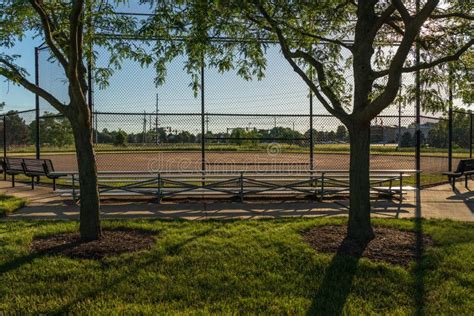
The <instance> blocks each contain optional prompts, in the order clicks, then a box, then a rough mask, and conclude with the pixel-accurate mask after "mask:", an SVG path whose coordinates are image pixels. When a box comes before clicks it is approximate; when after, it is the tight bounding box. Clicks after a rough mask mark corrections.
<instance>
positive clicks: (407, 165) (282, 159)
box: [41, 151, 458, 173]
mask: <svg viewBox="0 0 474 316" xmlns="http://www.w3.org/2000/svg"><path fill="white" fill-rule="evenodd" d="M308 156H309V155H308V153H279V154H275V155H271V154H267V153H261V152H207V153H206V161H207V162H208V163H210V164H208V165H207V169H208V170H217V169H226V170H264V169H274V170H290V169H291V170H294V169H300V170H307V169H308V166H309V157H308ZM41 157H42V158H45V159H51V160H52V161H53V163H54V165H55V168H56V170H57V171H73V170H76V169H77V162H76V157H75V155H74V154H69V153H67V154H43V155H42V156H41ZM457 162H458V159H454V160H453V165H454V166H456V164H457ZM213 163H225V165H223V166H222V165H221V166H217V165H212V164H213ZM370 163H371V168H372V169H374V170H380V169H415V157H414V156H401V155H380V154H376V155H371V160H370ZM97 164H98V169H99V170H110V171H148V170H149V171H158V170H201V153H200V152H193V151H185V152H184V151H183V152H138V153H137V152H120V153H116V152H114V153H103V152H102V153H97ZM314 167H315V168H316V169H341V170H344V169H348V168H349V155H348V154H344V153H337V154H332V153H316V154H315V161H314ZM421 168H422V170H423V172H424V173H439V172H443V171H446V170H447V169H448V159H447V158H446V157H426V156H424V157H422V161H421Z"/></svg>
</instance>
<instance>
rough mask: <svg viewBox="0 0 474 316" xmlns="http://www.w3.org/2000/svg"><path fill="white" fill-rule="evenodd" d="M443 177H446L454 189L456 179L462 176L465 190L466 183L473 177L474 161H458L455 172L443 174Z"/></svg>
mask: <svg viewBox="0 0 474 316" xmlns="http://www.w3.org/2000/svg"><path fill="white" fill-rule="evenodd" d="M443 175H445V176H448V181H449V183H450V184H451V186H452V187H453V189H455V188H456V179H457V178H461V177H463V176H464V186H465V187H466V188H467V187H468V186H467V181H468V179H469V178H471V177H472V175H474V159H463V160H461V161H459V164H458V167H457V168H456V171H455V172H443Z"/></svg>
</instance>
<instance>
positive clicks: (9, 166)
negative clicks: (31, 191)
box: [3, 157, 24, 188]
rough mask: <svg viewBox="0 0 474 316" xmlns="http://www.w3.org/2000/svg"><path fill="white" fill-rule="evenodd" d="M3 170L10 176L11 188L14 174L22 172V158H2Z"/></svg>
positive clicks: (13, 185)
mask: <svg viewBox="0 0 474 316" xmlns="http://www.w3.org/2000/svg"><path fill="white" fill-rule="evenodd" d="M3 171H4V172H5V174H7V175H9V176H11V177H12V188H14V187H15V176H16V175H19V174H23V173H24V171H23V158H10V157H8V158H4V159H3Z"/></svg>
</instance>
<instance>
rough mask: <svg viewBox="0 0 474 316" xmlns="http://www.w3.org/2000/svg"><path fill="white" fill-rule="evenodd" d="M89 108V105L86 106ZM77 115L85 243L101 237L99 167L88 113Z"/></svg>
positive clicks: (75, 128)
mask: <svg viewBox="0 0 474 316" xmlns="http://www.w3.org/2000/svg"><path fill="white" fill-rule="evenodd" d="M86 106H87V105H86ZM80 112H86V113H75V115H77V116H76V117H75V118H73V119H72V120H70V121H71V124H72V127H73V133H74V140H75V143H76V156H77V164H78V168H79V185H80V198H81V200H80V203H81V206H80V229H79V230H80V234H81V239H82V240H83V241H91V240H97V239H99V238H100V237H101V235H102V231H101V226H100V218H99V210H100V202H99V201H100V200H99V190H98V183H97V165H96V161H95V153H94V147H93V145H92V125H91V120H90V117H89V112H88V111H80Z"/></svg>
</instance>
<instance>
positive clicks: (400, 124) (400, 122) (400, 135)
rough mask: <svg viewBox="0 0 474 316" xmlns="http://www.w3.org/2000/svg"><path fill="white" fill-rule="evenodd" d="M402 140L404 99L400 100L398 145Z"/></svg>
mask: <svg viewBox="0 0 474 316" xmlns="http://www.w3.org/2000/svg"><path fill="white" fill-rule="evenodd" d="M401 140H402V101H399V102H398V147H400V144H401Z"/></svg>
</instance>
